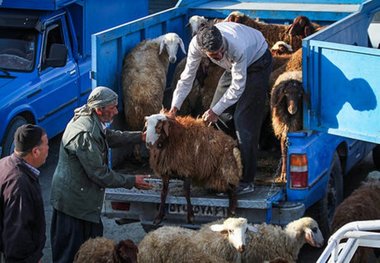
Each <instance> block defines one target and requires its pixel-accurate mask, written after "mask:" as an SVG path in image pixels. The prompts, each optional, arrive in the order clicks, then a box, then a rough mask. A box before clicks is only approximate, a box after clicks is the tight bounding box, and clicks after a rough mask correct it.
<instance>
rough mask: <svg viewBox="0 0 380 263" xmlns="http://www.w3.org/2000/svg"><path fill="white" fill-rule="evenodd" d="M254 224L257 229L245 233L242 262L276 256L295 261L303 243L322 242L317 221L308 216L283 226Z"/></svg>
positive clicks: (318, 244)
mask: <svg viewBox="0 0 380 263" xmlns="http://www.w3.org/2000/svg"><path fill="white" fill-rule="evenodd" d="M254 226H255V227H256V228H257V231H256V232H249V233H248V234H247V246H246V248H245V251H244V252H243V253H242V262H247V263H248V262H249V263H255V262H257V263H262V262H264V261H271V260H274V259H276V258H281V259H282V260H287V261H288V262H296V261H297V258H298V253H299V251H300V249H301V248H302V246H303V245H304V244H306V243H308V244H310V245H311V246H313V247H321V246H322V245H323V242H324V240H323V236H322V232H321V230H320V229H319V227H318V223H317V222H316V221H315V220H314V219H312V218H310V217H303V218H300V219H298V220H295V221H293V222H290V223H289V224H288V225H287V226H286V227H285V228H282V227H281V226H276V225H268V224H265V223H264V224H260V225H254Z"/></svg>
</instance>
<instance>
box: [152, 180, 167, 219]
mask: <svg viewBox="0 0 380 263" xmlns="http://www.w3.org/2000/svg"><path fill="white" fill-rule="evenodd" d="M168 189H169V176H162V189H161V203H160V207H159V209H158V214H157V215H156V217H155V218H154V221H153V224H154V225H158V224H159V223H161V221H162V219H164V216H165V203H166V196H167V195H168Z"/></svg>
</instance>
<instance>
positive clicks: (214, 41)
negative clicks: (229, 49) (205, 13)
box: [197, 25, 223, 52]
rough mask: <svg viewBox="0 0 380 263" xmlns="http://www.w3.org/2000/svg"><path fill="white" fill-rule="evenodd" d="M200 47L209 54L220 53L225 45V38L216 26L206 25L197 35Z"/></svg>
mask: <svg viewBox="0 0 380 263" xmlns="http://www.w3.org/2000/svg"><path fill="white" fill-rule="evenodd" d="M197 42H198V45H199V47H200V48H201V49H202V50H204V51H208V52H215V51H218V50H219V49H220V48H221V47H222V45H223V37H222V34H221V33H220V31H219V29H218V28H217V27H216V26H211V25H206V26H204V27H202V28H200V29H199V31H198V33H197Z"/></svg>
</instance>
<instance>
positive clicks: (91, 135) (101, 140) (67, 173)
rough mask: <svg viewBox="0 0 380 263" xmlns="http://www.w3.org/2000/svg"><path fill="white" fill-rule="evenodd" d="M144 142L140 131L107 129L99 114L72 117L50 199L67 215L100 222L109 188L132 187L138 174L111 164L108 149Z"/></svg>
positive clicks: (61, 147) (64, 136)
mask: <svg viewBox="0 0 380 263" xmlns="http://www.w3.org/2000/svg"><path fill="white" fill-rule="evenodd" d="M140 142H141V132H121V131H114V130H110V129H107V130H106V131H104V130H103V127H102V124H101V122H100V121H99V119H98V117H97V116H96V114H94V113H93V114H92V115H91V116H81V117H79V118H78V119H77V120H75V121H74V120H73V119H72V120H71V121H70V122H69V124H68V125H67V127H66V130H65V132H64V133H63V136H62V141H61V145H60V150H59V159H58V164H57V167H56V169H55V172H54V175H53V179H52V186H51V196H50V201H51V204H52V206H53V207H54V208H55V209H56V210H58V211H61V212H63V213H65V214H67V215H70V216H72V217H75V218H79V219H82V220H85V221H90V222H94V223H99V222H100V212H101V209H102V204H103V198H104V190H105V188H106V187H108V188H115V187H126V188H132V187H133V185H134V183H135V177H134V176H131V175H126V174H121V173H117V172H115V171H113V170H111V169H110V168H109V167H108V148H109V147H111V148H112V147H120V146H123V145H126V144H131V143H140Z"/></svg>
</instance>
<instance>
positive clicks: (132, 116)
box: [122, 33, 186, 130]
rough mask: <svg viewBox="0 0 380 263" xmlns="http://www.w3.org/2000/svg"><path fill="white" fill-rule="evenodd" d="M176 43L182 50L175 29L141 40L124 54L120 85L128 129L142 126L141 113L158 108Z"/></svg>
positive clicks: (145, 114)
mask: <svg viewBox="0 0 380 263" xmlns="http://www.w3.org/2000/svg"><path fill="white" fill-rule="evenodd" d="M178 46H180V47H181V49H182V51H183V52H184V53H186V52H185V50H184V44H183V42H182V39H181V38H180V37H179V36H178V35H177V34H175V33H167V34H165V35H163V36H161V37H158V38H156V39H152V40H144V41H142V42H141V43H139V44H138V45H137V46H136V47H134V48H133V49H132V51H131V52H130V53H129V54H128V55H127V56H125V58H124V61H123V70H122V87H123V106H124V114H125V120H126V123H127V127H128V129H131V130H142V128H143V127H144V117H145V116H147V115H150V114H153V113H157V112H159V111H160V109H161V108H162V103H163V98H164V90H165V87H166V75H167V71H168V68H169V62H170V63H175V61H176V60H177V57H176V54H177V49H178ZM165 47H166V48H165Z"/></svg>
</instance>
